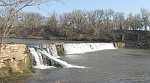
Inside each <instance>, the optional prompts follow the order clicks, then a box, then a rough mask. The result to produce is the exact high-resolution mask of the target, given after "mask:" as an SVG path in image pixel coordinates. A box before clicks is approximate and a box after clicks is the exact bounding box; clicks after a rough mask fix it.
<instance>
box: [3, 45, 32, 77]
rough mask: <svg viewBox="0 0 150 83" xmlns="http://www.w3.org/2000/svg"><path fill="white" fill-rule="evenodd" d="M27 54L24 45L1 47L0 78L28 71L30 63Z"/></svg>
mask: <svg viewBox="0 0 150 83" xmlns="http://www.w3.org/2000/svg"><path fill="white" fill-rule="evenodd" d="M28 54H29V53H28V51H27V48H26V45H24V44H5V45H1V52H0V76H8V75H9V74H12V73H24V72H27V71H30V67H31V66H30V65H31V63H30V62H31V61H30V58H29V57H30V56H28Z"/></svg>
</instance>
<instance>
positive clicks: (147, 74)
mask: <svg viewBox="0 0 150 83" xmlns="http://www.w3.org/2000/svg"><path fill="white" fill-rule="evenodd" d="M63 60H65V61H67V62H69V63H71V64H77V65H81V66H86V67H88V68H85V69H76V68H56V69H47V70H35V73H33V75H32V76H29V77H27V78H22V79H18V80H14V81H9V82H8V83H150V51H149V50H139V49H114V50H103V51H97V52H91V53H85V54H76V55H66V56H65V57H63ZM4 83H6V82H4Z"/></svg>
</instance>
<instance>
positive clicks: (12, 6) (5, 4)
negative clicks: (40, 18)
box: [0, 0, 57, 54]
mask: <svg viewBox="0 0 150 83" xmlns="http://www.w3.org/2000/svg"><path fill="white" fill-rule="evenodd" d="M47 1H57V0H0V19H1V20H2V22H1V23H0V25H1V26H0V29H1V30H0V52H1V49H2V48H1V47H2V45H4V44H5V41H4V40H3V39H4V38H6V37H8V35H9V34H10V32H11V31H12V30H14V26H15V23H16V21H17V20H18V19H19V18H18V16H19V13H20V11H21V10H22V9H23V8H25V7H27V6H34V5H40V4H41V3H45V2H47ZM0 54H1V53H0Z"/></svg>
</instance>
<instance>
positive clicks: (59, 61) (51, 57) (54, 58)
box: [40, 50, 86, 68]
mask: <svg viewBox="0 0 150 83" xmlns="http://www.w3.org/2000/svg"><path fill="white" fill-rule="evenodd" d="M40 52H41V53H42V54H44V55H46V56H47V57H49V58H50V59H51V60H54V61H55V62H57V63H59V64H60V65H62V66H63V67H64V68H86V67H84V66H76V65H71V64H69V63H67V62H65V61H63V60H60V59H58V58H56V57H54V56H51V55H50V54H49V53H47V52H46V51H45V50H42V51H40Z"/></svg>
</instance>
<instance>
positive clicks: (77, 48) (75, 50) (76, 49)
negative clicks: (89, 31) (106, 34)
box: [64, 43, 116, 54]
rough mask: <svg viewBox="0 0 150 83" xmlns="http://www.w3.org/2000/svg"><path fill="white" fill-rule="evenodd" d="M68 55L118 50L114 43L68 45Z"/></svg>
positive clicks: (66, 46) (66, 45) (66, 49)
mask: <svg viewBox="0 0 150 83" xmlns="http://www.w3.org/2000/svg"><path fill="white" fill-rule="evenodd" d="M64 48H65V51H66V54H81V53H87V52H94V51H99V50H106V49H116V48H115V47H114V45H113V43H66V44H64Z"/></svg>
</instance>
